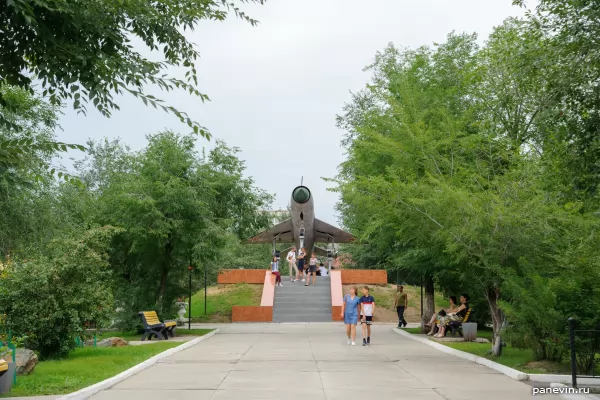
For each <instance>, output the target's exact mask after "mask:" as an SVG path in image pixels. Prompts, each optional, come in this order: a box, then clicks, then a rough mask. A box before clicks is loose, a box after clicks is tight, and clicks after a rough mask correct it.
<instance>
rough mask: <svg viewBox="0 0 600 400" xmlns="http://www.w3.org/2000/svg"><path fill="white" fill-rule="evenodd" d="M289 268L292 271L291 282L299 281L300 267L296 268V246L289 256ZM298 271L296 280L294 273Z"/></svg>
mask: <svg viewBox="0 0 600 400" xmlns="http://www.w3.org/2000/svg"><path fill="white" fill-rule="evenodd" d="M287 261H288V267H289V269H290V281H292V282H297V281H298V267H296V246H294V247H292V249H291V250H290V252H289V253H288V254H287ZM294 270H296V274H295V276H296V279H295V280H294V275H292V274H293V271H294Z"/></svg>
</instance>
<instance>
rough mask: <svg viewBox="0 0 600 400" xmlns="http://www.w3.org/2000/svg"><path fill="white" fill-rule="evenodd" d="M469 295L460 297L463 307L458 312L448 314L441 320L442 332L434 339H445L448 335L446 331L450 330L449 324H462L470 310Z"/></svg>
mask: <svg viewBox="0 0 600 400" xmlns="http://www.w3.org/2000/svg"><path fill="white" fill-rule="evenodd" d="M468 301H469V295H467V294H465V293H463V294H461V295H460V302H461V305H460V306H459V307H458V309H457V310H456V313H454V314H447V315H446V316H444V317H441V318H440V331H439V332H438V334H437V335H435V336H434V337H444V335H445V334H446V329H447V328H448V324H449V323H450V322H452V321H456V322H462V320H463V318H464V317H465V315H466V314H467V310H469V303H468Z"/></svg>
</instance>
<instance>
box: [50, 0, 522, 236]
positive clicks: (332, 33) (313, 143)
mask: <svg viewBox="0 0 600 400" xmlns="http://www.w3.org/2000/svg"><path fill="white" fill-rule="evenodd" d="M511 3H512V1H511V0H368V1H365V0H268V1H267V2H266V4H265V5H263V6H260V5H243V6H242V7H241V8H242V9H243V10H244V11H246V12H247V13H248V14H249V15H250V16H252V17H253V18H255V19H258V20H259V21H260V24H259V25H258V26H256V27H252V26H251V25H250V24H248V23H246V22H244V21H242V20H240V19H236V18H235V17H231V18H229V20H227V21H225V22H211V21H207V22H203V23H202V24H201V25H200V26H199V28H198V29H197V30H196V31H195V32H193V33H189V34H188V37H189V38H190V40H191V41H193V42H194V43H196V44H197V45H198V47H199V50H200V52H201V54H202V59H201V60H200V62H199V65H198V72H199V77H198V78H199V84H200V91H201V92H203V93H206V94H207V95H208V96H209V97H210V98H211V100H212V101H211V102H210V103H206V104H203V103H202V102H200V101H199V100H198V99H196V98H194V97H191V96H189V95H188V94H186V93H185V92H175V93H173V92H171V93H161V92H160V91H156V90H152V88H149V90H148V92H149V93H152V94H155V95H157V96H158V97H161V98H163V99H165V100H166V101H167V102H168V103H170V104H171V105H173V106H175V107H177V108H180V109H182V110H183V111H186V112H187V113H188V114H189V115H190V116H191V117H192V119H194V120H196V121H198V122H200V123H201V124H202V125H204V126H206V127H208V128H209V129H210V130H211V132H212V134H213V135H214V137H216V138H219V139H222V140H224V141H225V142H226V143H227V144H228V145H230V146H235V147H239V148H241V149H242V152H241V153H240V157H241V158H242V159H243V160H245V161H246V166H247V175H248V176H251V177H253V178H254V180H255V182H256V184H257V186H259V187H260V188H263V189H265V190H267V191H268V192H270V193H272V194H274V195H276V200H275V203H274V205H273V208H274V209H278V208H285V207H286V205H287V204H288V202H289V199H290V196H291V192H292V189H293V188H294V187H295V186H296V185H298V184H300V179H301V177H302V176H304V184H305V185H307V186H308V187H309V188H310V189H311V191H312V193H313V196H314V199H315V212H316V216H317V218H319V219H322V220H324V221H326V222H329V223H331V224H334V225H337V222H338V219H337V214H336V212H335V209H334V207H335V203H336V202H337V200H338V197H337V195H336V194H335V193H331V192H327V191H326V189H327V187H328V184H327V183H326V182H324V181H323V180H322V179H321V177H334V176H335V175H336V173H337V166H338V165H339V164H340V163H341V162H342V161H343V160H344V155H343V150H342V148H341V146H340V140H341V138H342V134H343V132H341V131H340V130H338V129H337V128H336V126H335V116H336V114H338V113H340V112H341V110H342V107H343V105H344V103H345V102H347V101H348V100H349V99H350V91H358V90H359V89H361V88H362V87H364V85H365V84H366V83H367V81H368V80H369V78H370V76H369V74H368V73H367V72H362V69H363V68H364V67H365V66H366V65H368V64H369V63H370V62H371V61H372V60H373V58H374V55H375V53H376V52H377V51H379V50H383V49H384V48H385V46H386V45H387V44H388V43H389V42H393V43H394V44H396V45H397V46H406V47H413V48H414V47H418V46H420V45H424V44H432V43H433V42H441V41H444V39H445V37H446V35H447V34H448V33H449V32H451V31H452V30H455V31H457V32H469V33H471V32H477V33H478V34H479V38H480V41H481V42H483V40H485V38H486V37H487V36H488V35H489V33H490V32H491V31H492V29H493V27H494V26H497V25H499V24H501V23H502V21H503V20H504V19H505V18H507V17H509V16H518V15H522V14H523V11H522V10H521V9H519V8H517V7H514V6H512V5H511ZM117 103H118V104H119V105H120V106H121V111H120V112H115V113H114V114H113V116H112V118H110V119H108V118H105V117H103V116H101V115H100V114H99V113H97V112H96V111H95V110H90V112H89V113H88V116H87V117H85V116H83V115H77V114H76V113H75V112H73V111H72V110H71V109H69V110H66V111H65V115H64V116H63V118H62V120H61V125H62V127H63V132H60V133H59V139H60V140H62V141H65V142H70V143H81V144H83V143H84V142H85V141H86V140H87V138H93V139H102V138H104V137H108V138H116V137H121V138H122V139H123V140H124V142H125V143H127V144H129V145H130V146H131V147H132V149H134V150H139V149H141V148H143V147H144V146H145V145H146V138H145V136H146V135H147V134H149V133H154V132H158V131H160V130H163V129H166V128H169V129H172V130H174V131H177V132H180V133H188V132H189V128H188V127H187V125H184V124H182V123H181V122H179V120H178V119H176V118H175V117H173V116H171V115H168V114H166V113H164V112H160V111H157V110H155V109H154V108H152V107H146V106H144V104H143V103H142V102H141V101H139V100H137V99H135V98H132V97H127V96H124V97H120V98H117ZM202 146H207V147H208V148H210V147H211V143H208V142H206V141H205V140H204V139H202V138H200V139H199V141H198V147H199V148H201V147H202ZM72 154H73V155H76V156H77V154H76V153H72ZM63 163H64V164H65V165H68V164H70V163H69V162H63Z"/></svg>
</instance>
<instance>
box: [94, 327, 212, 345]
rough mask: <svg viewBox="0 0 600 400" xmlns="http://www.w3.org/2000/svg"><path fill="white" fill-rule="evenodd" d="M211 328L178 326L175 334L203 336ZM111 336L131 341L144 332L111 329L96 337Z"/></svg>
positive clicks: (138, 338) (97, 338)
mask: <svg viewBox="0 0 600 400" xmlns="http://www.w3.org/2000/svg"><path fill="white" fill-rule="evenodd" d="M186 326H187V325H186ZM211 330H212V329H187V328H183V327H178V328H177V329H176V330H175V334H176V335H177V336H190V335H191V336H203V335H206V334H207V333H208V332H210V331H211ZM110 337H120V338H123V339H125V340H127V341H128V342H130V341H132V340H140V339H141V338H142V334H141V333H137V332H135V331H130V332H121V331H119V332H116V331H109V332H103V333H101V334H100V335H98V336H97V337H96V340H97V341H101V340H102V339H107V338H110ZM154 340H156V339H155V338H153V341H154Z"/></svg>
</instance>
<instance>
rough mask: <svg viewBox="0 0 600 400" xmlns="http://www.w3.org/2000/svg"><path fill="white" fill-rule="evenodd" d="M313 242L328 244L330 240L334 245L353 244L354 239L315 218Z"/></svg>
mask: <svg viewBox="0 0 600 400" xmlns="http://www.w3.org/2000/svg"><path fill="white" fill-rule="evenodd" d="M314 229H315V242H321V243H322V242H325V243H327V242H329V241H330V239H331V238H333V241H334V242H335V243H350V242H354V241H355V240H356V238H355V237H354V236H352V235H351V234H349V233H348V232H345V231H343V230H341V229H340V228H336V227H335V226H332V225H329V224H328V223H327V222H323V221H321V220H320V219H316V218H315V227H314Z"/></svg>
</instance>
